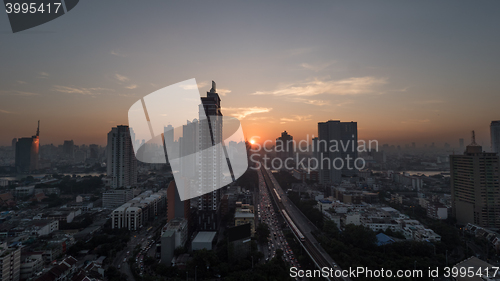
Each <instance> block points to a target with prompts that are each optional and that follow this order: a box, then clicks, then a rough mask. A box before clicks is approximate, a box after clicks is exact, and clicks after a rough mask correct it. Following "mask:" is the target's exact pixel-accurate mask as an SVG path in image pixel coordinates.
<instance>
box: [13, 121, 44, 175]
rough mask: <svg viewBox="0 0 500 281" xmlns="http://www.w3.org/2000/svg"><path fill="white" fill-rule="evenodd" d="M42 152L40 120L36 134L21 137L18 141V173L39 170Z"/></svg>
mask: <svg viewBox="0 0 500 281" xmlns="http://www.w3.org/2000/svg"><path fill="white" fill-rule="evenodd" d="M39 152H40V121H38V128H37V130H36V135H34V136H32V137H30V138H20V139H18V140H17V142H16V169H17V172H18V173H31V172H33V171H35V170H38V157H39Z"/></svg>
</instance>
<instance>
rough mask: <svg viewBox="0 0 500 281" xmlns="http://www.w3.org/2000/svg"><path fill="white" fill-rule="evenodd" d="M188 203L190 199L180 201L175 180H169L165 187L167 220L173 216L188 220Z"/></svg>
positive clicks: (173, 217)
mask: <svg viewBox="0 0 500 281" xmlns="http://www.w3.org/2000/svg"><path fill="white" fill-rule="evenodd" d="M190 205H191V201H190V200H189V199H188V200H184V201H181V198H180V196H179V191H178V190H177V186H176V184H175V181H171V182H170V183H169V184H168V187H167V222H169V221H171V220H173V219H175V218H182V219H186V220H187V221H189V218H190V210H189V208H190Z"/></svg>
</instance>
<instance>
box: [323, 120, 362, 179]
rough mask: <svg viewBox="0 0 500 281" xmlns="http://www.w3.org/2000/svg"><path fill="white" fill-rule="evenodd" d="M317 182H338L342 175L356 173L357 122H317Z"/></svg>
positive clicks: (348, 175)
mask: <svg viewBox="0 0 500 281" xmlns="http://www.w3.org/2000/svg"><path fill="white" fill-rule="evenodd" d="M317 143H318V146H317V147H314V149H317V150H318V152H319V153H318V156H317V157H319V159H318V161H319V167H320V169H319V182H320V183H322V184H332V183H340V182H341V181H342V177H344V178H346V177H352V176H354V175H357V174H358V171H357V170H356V169H355V167H354V164H355V161H356V159H357V158H358V123H357V122H340V121H332V120H330V121H328V122H320V123H318V141H317Z"/></svg>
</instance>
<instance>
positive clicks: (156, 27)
mask: <svg viewBox="0 0 500 281" xmlns="http://www.w3.org/2000/svg"><path fill="white" fill-rule="evenodd" d="M153 3H154V4H153ZM96 5H98V6H99V7H98V8H96ZM499 5H500V4H499V3H498V2H493V1H491V2H483V3H481V4H480V5H478V4H477V3H467V2H455V1H440V2H431V1H428V2H420V1H419V2H418V3H416V2H415V3H401V2H397V1H384V2H382V1H380V2H372V1H364V2H361V3H358V2H357V3H340V2H330V1H318V2H317V3H315V5H309V4H308V3H305V2H279V1H275V2H273V3H268V2H260V3H256V2H252V3H234V2H231V1H227V2H218V3H217V4H214V3H205V2H201V3H197V4H196V5H193V3H181V2H174V3H167V2H163V1H157V2H152V3H150V4H148V5H145V4H144V3H142V2H124V3H121V4H120V5H115V4H114V3H108V2H94V1H84V2H82V3H80V4H79V6H78V9H75V10H74V11H72V12H71V16H68V17H67V19H65V20H66V22H65V24H61V23H60V22H58V21H53V22H49V23H47V24H45V25H43V26H41V27H39V28H37V29H34V30H31V31H26V32H25V34H17V36H9V38H8V40H2V42H1V43H0V48H1V49H2V53H1V54H0V57H1V61H2V65H3V66H4V67H2V69H1V70H0V100H1V103H0V120H2V122H0V132H1V134H0V145H10V143H11V140H12V139H13V138H19V137H23V136H31V135H33V134H34V133H35V130H36V122H37V120H39V119H40V120H41V132H42V133H41V137H40V142H41V144H42V145H43V144H49V143H54V144H61V143H62V142H63V141H64V140H66V139H73V140H75V143H77V144H83V143H87V144H89V143H96V144H100V145H105V144H106V134H107V132H109V130H110V128H111V127H113V126H116V125H117V124H127V123H128V120H127V112H128V109H129V107H130V106H131V105H132V104H133V103H134V102H135V101H137V100H138V99H139V98H141V97H143V96H145V95H147V94H149V93H151V92H153V91H155V90H157V89H160V88H163V87H166V86H169V85H171V84H174V83H177V82H180V81H184V80H186V79H190V78H196V79H197V81H198V84H199V88H200V94H202V95H204V94H205V92H206V91H208V90H209V89H210V82H211V80H215V81H216V82H217V84H218V89H219V94H220V95H221V98H222V100H223V108H222V112H223V114H224V115H228V116H235V117H237V118H239V119H240V120H241V122H242V124H243V128H244V132H245V135H246V137H247V138H248V139H250V138H252V137H254V136H259V137H260V138H261V139H262V140H265V139H271V140H272V139H275V138H276V137H278V136H279V132H282V131H284V130H287V131H288V132H289V133H290V134H291V135H293V136H294V139H296V140H300V139H303V138H305V137H306V135H310V136H312V135H313V134H317V123H318V122H324V121H327V120H342V121H356V122H358V126H359V128H358V129H359V139H366V140H368V139H377V140H379V142H380V143H391V144H406V143H411V142H416V143H417V145H418V146H423V145H424V144H430V143H432V142H435V143H436V145H439V146H442V145H443V144H444V143H445V142H447V143H450V144H451V145H452V146H458V139H459V138H464V139H465V140H466V143H469V139H470V131H471V130H476V134H477V142H478V143H479V144H482V145H483V146H484V147H485V148H489V146H490V139H489V124H490V122H491V120H498V119H500V116H499V115H498V104H500V95H498V92H499V90H500V86H499V85H498V79H497V75H496V73H498V71H499V69H498V68H499V65H500V56H498V49H499V47H500V39H499V38H498V36H496V34H497V29H498V26H499V24H500V22H499V21H500V19H499V18H498V16H497V14H496V13H497V11H498V8H499ZM89 14H92V16H91V17H89ZM158 18H162V19H163V21H164V22H162V23H161V24H160V23H159V22H158V20H157V19H158ZM0 30H1V31H2V33H4V34H3V35H0V36H5V34H6V33H9V32H10V28H9V24H8V20H7V15H6V14H4V13H1V15H0ZM28 34H29V36H28ZM54 46H58V47H57V48H54ZM63 57H64V59H61V58H63Z"/></svg>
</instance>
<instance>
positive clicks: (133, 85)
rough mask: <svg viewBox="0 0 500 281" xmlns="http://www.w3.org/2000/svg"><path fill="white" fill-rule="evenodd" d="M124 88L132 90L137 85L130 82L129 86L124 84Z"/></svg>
mask: <svg viewBox="0 0 500 281" xmlns="http://www.w3.org/2000/svg"><path fill="white" fill-rule="evenodd" d="M125 88H127V89H129V90H132V89H135V88H137V85H136V84H132V85H130V86H126V87H125Z"/></svg>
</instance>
